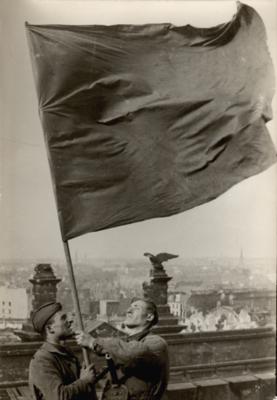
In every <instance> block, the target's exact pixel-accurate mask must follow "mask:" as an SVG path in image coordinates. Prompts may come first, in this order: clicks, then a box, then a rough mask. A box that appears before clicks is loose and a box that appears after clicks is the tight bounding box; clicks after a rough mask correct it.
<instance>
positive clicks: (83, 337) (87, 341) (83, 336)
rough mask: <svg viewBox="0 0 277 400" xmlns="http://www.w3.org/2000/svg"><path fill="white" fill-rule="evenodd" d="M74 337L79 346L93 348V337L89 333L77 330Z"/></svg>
mask: <svg viewBox="0 0 277 400" xmlns="http://www.w3.org/2000/svg"><path fill="white" fill-rule="evenodd" d="M75 338H76V341H77V343H78V344H79V345H80V346H83V347H88V348H90V349H93V342H94V339H93V337H91V336H90V334H88V333H86V332H83V331H77V332H76V334H75Z"/></svg>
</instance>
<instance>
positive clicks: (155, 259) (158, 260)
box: [143, 253, 179, 271]
mask: <svg viewBox="0 0 277 400" xmlns="http://www.w3.org/2000/svg"><path fill="white" fill-rule="evenodd" d="M143 255H144V256H145V257H148V258H149V260H150V262H151V264H152V265H153V267H154V270H156V271H157V270H158V271H161V270H163V265H162V263H163V262H165V261H168V260H171V259H172V258H176V257H179V256H178V255H176V254H170V253H159V254H157V255H156V256H155V255H154V254H151V253H144V254H143Z"/></svg>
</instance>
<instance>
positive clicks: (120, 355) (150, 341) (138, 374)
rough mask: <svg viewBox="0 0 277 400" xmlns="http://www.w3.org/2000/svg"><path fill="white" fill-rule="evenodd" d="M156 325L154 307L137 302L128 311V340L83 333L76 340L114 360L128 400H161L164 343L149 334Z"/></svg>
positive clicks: (164, 374) (166, 363)
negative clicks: (97, 336)
mask: <svg viewBox="0 0 277 400" xmlns="http://www.w3.org/2000/svg"><path fill="white" fill-rule="evenodd" d="M157 322H158V312H157V307H156V305H155V304H154V303H153V302H151V301H148V300H145V299H138V300H135V301H133V302H132V304H131V306H130V307H129V309H128V310H127V315H126V319H125V326H126V327H127V329H128V338H127V340H123V339H119V338H97V339H95V338H92V337H91V336H90V335H89V334H87V333H85V332H79V333H77V335H76V339H77V342H78V343H79V344H81V345H82V346H84V347H87V348H90V349H92V350H93V351H95V352H96V353H97V354H98V355H101V354H102V355H103V354H105V353H108V354H109V355H110V356H111V357H112V358H113V360H114V362H115V364H116V365H117V366H119V367H120V370H121V372H122V376H121V378H120V379H119V382H120V383H121V384H124V385H125V386H126V387H127V389H128V399H130V400H146V399H147V400H160V399H162V397H163V395H164V393H165V390H166V387H167V383H168V375H169V361H168V347H167V343H166V341H165V340H164V339H162V338H161V337H160V336H158V335H155V334H153V333H151V332H150V329H151V327H152V326H153V325H155V324H156V323H157Z"/></svg>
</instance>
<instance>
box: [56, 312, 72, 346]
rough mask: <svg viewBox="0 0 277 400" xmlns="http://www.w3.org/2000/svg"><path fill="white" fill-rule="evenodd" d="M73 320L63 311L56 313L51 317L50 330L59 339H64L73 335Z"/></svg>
mask: <svg viewBox="0 0 277 400" xmlns="http://www.w3.org/2000/svg"><path fill="white" fill-rule="evenodd" d="M72 323H73V319H72V318H71V317H70V316H68V315H67V314H66V313H65V312H64V311H58V312H57V313H56V314H55V315H54V317H53V323H52V324H51V328H52V330H53V331H54V332H55V335H56V336H57V337H58V338H59V339H66V338H68V337H70V336H72V335H73V330H72Z"/></svg>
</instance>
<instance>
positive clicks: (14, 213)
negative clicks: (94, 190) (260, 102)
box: [0, 0, 277, 259]
mask: <svg viewBox="0 0 277 400" xmlns="http://www.w3.org/2000/svg"><path fill="white" fill-rule="evenodd" d="M245 3H247V4H249V5H251V6H253V7H254V8H255V9H256V10H257V11H258V12H259V14H260V15H261V17H262V18H263V20H264V23H265V25H266V29H267V34H268V39H269V48H270V51H271V54H272V57H273V61H274V64H275V66H276V41H275V37H276V36H277V35H276V33H277V32H276V31H277V21H276V15H277V13H276V2H275V1H274V0H272V1H271V0H267V1H245ZM235 12H236V3H235V2H234V1H228V0H226V1H208V0H205V1H194V2H190V1H176V2H175V1H164V2H163V1H125V2H124V1H119V0H118V1H108V0H106V1H101V2H100V1H99V2H97V1H90V0H86V1H80V0H75V1H74V0H71V1H68V0H60V1H55V0H48V1H46V0H20V1H15V0H14V1H11V0H1V2H0V58H1V64H0V134H1V137H0V196H1V197H0V201H1V203H0V213H1V214H0V218H1V220H0V224H1V225H0V258H9V259H14V258H21V259H27V258H49V259H51V258H53V257H55V258H56V257H59V258H60V257H63V247H62V242H61V237H60V230H59V225H58V219H57V214H56V207H55V202H54V196H53V191H52V186H51V180H50V172H49V166H48V161H47V157H46V150H45V146H44V142H43V135H42V129H41V125H40V121H39V117H38V111H37V99H36V93H35V88H34V82H33V76H32V71H31V64H30V59H29V53H28V48H27V42H26V36H25V31H24V22H25V21H28V22H29V23H31V24H47V23H51V24H118V23H135V24H143V23H151V22H153V23H155V22H171V23H174V24H176V25H185V24H187V23H190V24H191V25H194V26H198V27H199V26H201V27H208V26H214V25H217V24H219V23H222V22H227V21H229V20H230V19H231V18H232V16H233V14H234V13H235ZM275 104H276V99H275ZM274 114H275V115H276V107H275V106H274ZM274 124H275V130H276V123H275V121H273V122H272V121H271V122H270V123H269V124H268V127H269V130H270V132H271V135H272V138H273V140H274V141H275V143H276V137H274V134H273V132H274ZM70 247H71V249H72V252H73V254H75V253H76V251H77V252H78V255H79V257H80V256H82V255H84V254H86V255H87V257H136V258H137V257H141V256H142V254H143V253H144V252H145V251H151V252H158V251H160V250H162V251H169V252H173V253H177V254H180V255H181V256H184V257H186V256H187V257H203V256H215V257H216V256H230V257H236V256H239V253H240V250H241V249H243V251H244V254H245V256H246V257H267V256H269V257H272V256H275V252H276V167H271V168H270V169H268V170H267V171H265V172H263V173H261V174H259V175H257V176H254V177H252V178H249V179H247V180H245V181H244V182H242V183H240V184H238V185H236V186H235V187H233V188H232V189H231V190H229V191H228V192H226V193H225V194H224V195H222V196H220V197H219V198H218V199H216V200H214V201H212V202H210V203H207V204H205V205H202V206H200V207H196V208H194V209H192V210H190V211H186V212H184V213H182V214H179V215H176V216H173V217H168V218H162V219H155V220H149V221H145V222H140V223H136V224H132V225H128V226H123V227H119V228H114V229H110V230H107V231H102V232H97V233H90V234H87V235H84V236H82V237H79V238H77V239H73V240H72V241H70Z"/></svg>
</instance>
